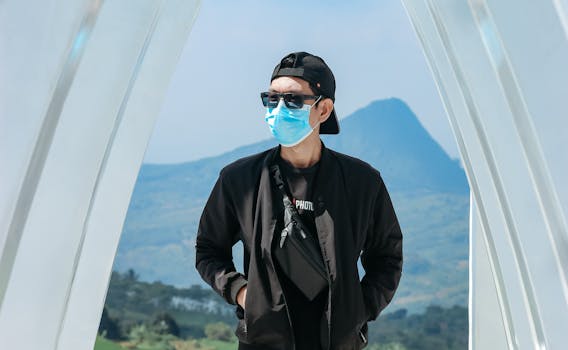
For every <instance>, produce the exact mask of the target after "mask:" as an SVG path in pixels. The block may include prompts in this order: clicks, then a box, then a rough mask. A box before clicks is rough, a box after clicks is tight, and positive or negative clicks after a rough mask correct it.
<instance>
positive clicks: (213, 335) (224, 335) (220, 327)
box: [205, 322, 233, 342]
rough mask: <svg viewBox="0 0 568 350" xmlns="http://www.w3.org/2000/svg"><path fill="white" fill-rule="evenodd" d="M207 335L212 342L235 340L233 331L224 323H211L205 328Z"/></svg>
mask: <svg viewBox="0 0 568 350" xmlns="http://www.w3.org/2000/svg"><path fill="white" fill-rule="evenodd" d="M205 335H206V336H207V338H208V339H211V340H221V341H226V342H230V341H232V340H233V330H232V329H231V327H230V326H229V325H227V324H226V323H223V322H217V323H209V324H208V325H206V326H205Z"/></svg>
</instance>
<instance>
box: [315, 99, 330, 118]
mask: <svg viewBox="0 0 568 350" xmlns="http://www.w3.org/2000/svg"><path fill="white" fill-rule="evenodd" d="M318 107H319V108H318V110H319V112H320V117H319V121H320V123H323V122H325V121H326V120H327V118H329V116H330V115H331V111H333V101H332V100H331V98H325V99H323V100H322V101H320V103H318Z"/></svg>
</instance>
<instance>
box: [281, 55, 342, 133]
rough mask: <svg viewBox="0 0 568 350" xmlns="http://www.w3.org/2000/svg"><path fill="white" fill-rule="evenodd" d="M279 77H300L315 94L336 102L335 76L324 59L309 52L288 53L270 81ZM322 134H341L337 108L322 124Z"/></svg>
mask: <svg viewBox="0 0 568 350" xmlns="http://www.w3.org/2000/svg"><path fill="white" fill-rule="evenodd" d="M278 77H298V78H301V79H303V80H305V81H307V82H308V83H310V86H311V88H312V90H315V91H314V94H316V95H323V96H324V97H328V98H331V100H332V101H334V102H335V77H334V76H333V73H332V72H331V69H329V67H328V66H327V64H326V63H325V62H324V60H323V59H321V58H320V57H318V56H314V55H312V54H310V53H307V52H294V53H291V54H289V55H286V57H284V58H283V59H282V60H281V61H280V63H278V65H276V67H275V68H274V72H272V77H271V78H270V81H272V80H274V79H276V78H278ZM320 134H339V122H338V120H337V115H336V114H335V108H334V109H333V110H332V111H331V115H330V116H329V118H327V120H326V121H325V122H323V123H322V124H321V125H320Z"/></svg>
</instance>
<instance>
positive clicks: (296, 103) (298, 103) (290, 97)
mask: <svg viewBox="0 0 568 350" xmlns="http://www.w3.org/2000/svg"><path fill="white" fill-rule="evenodd" d="M284 101H285V102H286V106H288V108H293V109H298V108H302V107H303V106H304V96H302V95H294V94H286V97H285V98H284Z"/></svg>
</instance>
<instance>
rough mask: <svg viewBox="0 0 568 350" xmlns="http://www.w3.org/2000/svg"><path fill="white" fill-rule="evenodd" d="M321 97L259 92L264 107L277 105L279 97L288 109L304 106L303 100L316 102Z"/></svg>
mask: <svg viewBox="0 0 568 350" xmlns="http://www.w3.org/2000/svg"><path fill="white" fill-rule="evenodd" d="M321 97H322V96H321V95H319V96H314V95H297V94H292V93H284V94H280V93H277V92H270V91H268V92H261V93H260V99H261V100H262V104H263V105H264V107H268V108H276V106H278V103H280V99H283V100H284V104H285V105H286V107H288V108H290V109H300V108H302V107H304V101H305V100H316V102H317V101H318V100H319V99H320V98H321Z"/></svg>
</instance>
